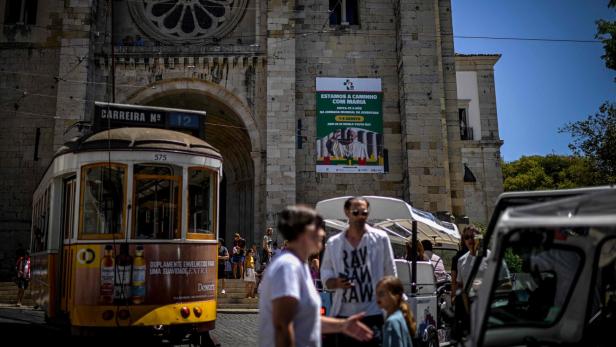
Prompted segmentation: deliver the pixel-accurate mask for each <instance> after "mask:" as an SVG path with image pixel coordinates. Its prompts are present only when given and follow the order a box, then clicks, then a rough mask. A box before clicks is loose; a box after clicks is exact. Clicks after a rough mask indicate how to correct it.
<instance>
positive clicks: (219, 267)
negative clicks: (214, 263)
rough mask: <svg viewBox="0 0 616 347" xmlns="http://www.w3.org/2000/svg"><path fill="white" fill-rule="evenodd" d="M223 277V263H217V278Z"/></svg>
mask: <svg viewBox="0 0 616 347" xmlns="http://www.w3.org/2000/svg"><path fill="white" fill-rule="evenodd" d="M223 278H225V265H224V264H222V265H218V279H223Z"/></svg>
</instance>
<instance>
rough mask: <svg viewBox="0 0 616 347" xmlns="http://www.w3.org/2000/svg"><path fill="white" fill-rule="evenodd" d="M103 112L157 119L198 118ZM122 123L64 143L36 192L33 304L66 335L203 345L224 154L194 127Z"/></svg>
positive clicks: (208, 326)
mask: <svg viewBox="0 0 616 347" xmlns="http://www.w3.org/2000/svg"><path fill="white" fill-rule="evenodd" d="M112 106H113V107H115V108H114V112H116V111H117V113H118V114H120V115H121V114H122V112H124V114H126V112H129V111H130V112H133V113H135V112H144V114H146V113H147V114H148V115H151V114H156V115H157V117H156V119H159V118H160V119H173V117H171V116H170V115H173V116H181V117H184V118H191V117H193V118H194V117H197V118H195V119H196V120H197V121H198V122H201V118H198V117H201V116H204V114H195V112H193V113H191V111H186V110H176V109H163V108H154V107H149V108H145V107H142V106H132V105H131V106H130V107H125V105H119V104H117V105H112ZM97 107H98V108H102V107H107V106H105V105H98V104H97ZM109 108H110V109H111V106H109ZM124 108H126V110H125V111H122V110H124ZM148 112H149V113H148ZM159 116H160V117H159ZM150 118H154V117H150ZM139 119H140V118H139ZM146 119H149V118H146ZM127 122H128V121H127V120H126V117H124V121H123V122H122V123H121V124H119V126H121V127H119V128H113V127H111V126H110V128H109V129H100V128H96V127H95V128H94V131H93V132H92V133H90V134H87V135H84V136H83V137H81V138H77V139H74V140H71V141H69V142H67V143H66V144H65V145H64V146H63V147H61V148H60V149H59V150H58V152H57V153H56V155H55V157H54V159H53V161H52V162H51V164H50V165H49V168H48V169H47V171H46V172H45V175H44V176H43V178H42V180H41V182H40V183H39V185H38V187H37V189H36V191H35V193H34V197H33V215H32V235H31V245H30V249H31V254H32V282H31V288H32V297H33V299H34V301H35V303H36V304H37V306H39V307H40V308H42V309H43V310H44V311H45V315H46V318H48V320H50V321H53V322H55V323H61V324H67V325H69V326H70V327H71V331H73V332H75V331H78V332H85V331H91V330H96V329H101V328H114V329H113V331H119V330H123V329H116V328H126V329H124V330H127V329H128V330H131V331H133V330H141V331H149V332H151V333H154V334H157V335H169V336H174V337H178V336H184V337H185V336H188V337H190V338H191V339H192V341H193V342H194V341H195V340H197V341H198V342H199V344H201V345H211V342H212V341H211V339H210V338H209V333H208V332H209V331H210V330H212V329H214V323H215V320H216V285H217V280H216V277H217V265H218V264H217V239H218V200H219V183H220V179H221V177H222V157H221V155H220V153H219V152H218V150H217V149H215V148H214V147H212V146H211V145H209V144H208V143H207V142H205V141H203V140H202V139H200V138H197V137H194V136H192V135H191V134H198V133H199V131H194V129H187V131H183V130H182V129H177V128H174V130H168V129H163V128H143V127H142V126H143V125H142V124H139V123H137V124H135V125H134V126H135V127H131V126H130V124H128V123H127ZM188 123H190V124H193V123H194V122H188ZM188 123H187V124H188ZM94 124H104V122H97V121H95V122H94ZM107 124H112V123H107ZM172 125H173V124H172ZM177 130H180V131H177Z"/></svg>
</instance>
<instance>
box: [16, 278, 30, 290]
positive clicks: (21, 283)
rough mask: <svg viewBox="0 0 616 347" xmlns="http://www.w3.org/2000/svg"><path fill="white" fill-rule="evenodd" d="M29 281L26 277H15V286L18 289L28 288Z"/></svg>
mask: <svg viewBox="0 0 616 347" xmlns="http://www.w3.org/2000/svg"><path fill="white" fill-rule="evenodd" d="M29 282H30V281H28V280H27V279H25V278H22V277H19V278H17V281H16V283H17V288H19V289H28V283H29Z"/></svg>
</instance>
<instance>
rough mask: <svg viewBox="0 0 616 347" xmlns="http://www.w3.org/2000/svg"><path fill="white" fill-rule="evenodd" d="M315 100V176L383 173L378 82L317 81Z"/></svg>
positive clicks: (381, 116) (381, 105)
mask: <svg viewBox="0 0 616 347" xmlns="http://www.w3.org/2000/svg"><path fill="white" fill-rule="evenodd" d="M341 86H342V87H341ZM362 86H363V88H362ZM358 89H367V90H358ZM316 97H317V100H316V106H317V140H316V149H317V172H331V173H380V172H383V157H382V153H383V93H382V92H381V90H380V79H341V78H318V79H317V93H316Z"/></svg>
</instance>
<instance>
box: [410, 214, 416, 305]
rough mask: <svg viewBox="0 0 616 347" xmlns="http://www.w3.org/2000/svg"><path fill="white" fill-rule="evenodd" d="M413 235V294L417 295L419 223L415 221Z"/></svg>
mask: <svg viewBox="0 0 616 347" xmlns="http://www.w3.org/2000/svg"><path fill="white" fill-rule="evenodd" d="M412 225H413V228H412V230H411V231H412V235H411V294H416V293H417V246H416V245H417V221H416V220H414V221H413V223H412Z"/></svg>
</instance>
